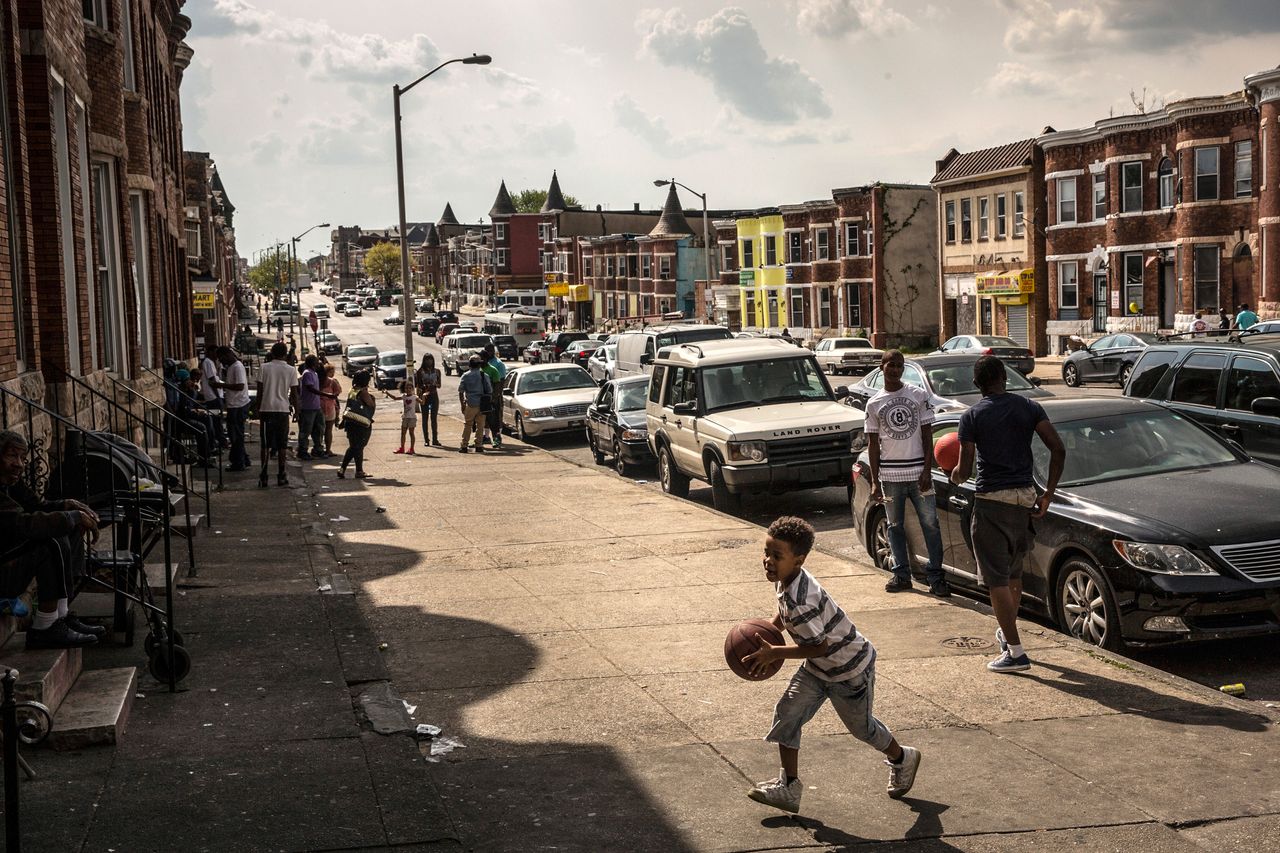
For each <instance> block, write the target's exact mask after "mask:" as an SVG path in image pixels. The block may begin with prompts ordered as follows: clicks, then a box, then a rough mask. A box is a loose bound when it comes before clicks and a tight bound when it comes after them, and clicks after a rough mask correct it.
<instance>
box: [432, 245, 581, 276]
mask: <svg viewBox="0 0 1280 853" xmlns="http://www.w3.org/2000/svg"><path fill="white" fill-rule="evenodd" d="M496 255H497V264H498V268H499V269H506V268H507V250H506V249H498V250H497V252H496ZM427 260H428V261H430V260H431V259H430V258H427ZM588 263H590V261H588ZM587 275H591V273H590V272H588V273H587Z"/></svg>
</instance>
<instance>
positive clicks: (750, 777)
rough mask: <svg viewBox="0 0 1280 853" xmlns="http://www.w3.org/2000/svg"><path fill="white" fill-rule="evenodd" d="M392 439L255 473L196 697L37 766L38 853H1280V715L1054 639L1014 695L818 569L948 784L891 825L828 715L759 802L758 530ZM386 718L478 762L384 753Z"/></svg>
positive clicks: (954, 624)
mask: <svg viewBox="0 0 1280 853" xmlns="http://www.w3.org/2000/svg"><path fill="white" fill-rule="evenodd" d="M397 421H398V418H396V417H393V416H390V417H389V416H387V415H386V414H384V416H383V417H382V418H381V419H380V420H379V421H378V424H377V426H376V428H375V434H374V439H373V442H372V443H371V445H370V448H369V453H368V462H367V465H366V467H367V469H368V471H369V472H370V473H371V474H372V475H373V479H370V480H352V479H346V480H338V479H336V477H335V476H334V471H335V466H334V465H332V464H329V463H307V464H308V467H307V469H306V472H305V484H304V483H303V481H302V478H301V476H300V475H301V474H302V469H301V468H299V467H296V466H293V465H292V463H291V467H290V472H291V476H292V477H293V478H294V480H295V487H294V488H292V489H279V488H275V487H273V488H272V489H270V490H262V491H260V490H257V489H256V488H253V479H254V472H250V474H249V475H235V476H234V477H229V478H228V481H229V483H230V487H229V489H228V491H227V492H226V493H225V494H223V495H220V496H219V497H218V499H217V502H216V503H215V506H214V511H215V513H216V515H215V522H216V523H215V528H214V529H215V530H221V531H222V533H221V534H215V535H212V536H209V537H207V538H205V539H204V540H203V541H202V542H201V549H202V550H201V555H203V560H202V562H201V565H200V576H199V578H198V579H195V580H193V581H189V582H186V583H184V584H183V586H184V587H185V588H184V589H182V590H181V593H182V595H181V598H180V599H179V601H178V607H179V614H180V616H179V619H180V621H179V623H178V626H179V628H180V630H181V631H182V632H183V634H184V635H185V636H186V642H187V646H188V648H189V649H190V650H191V652H192V655H193V658H194V665H193V672H192V675H191V676H190V678H189V679H188V680H187V682H186V687H187V688H188V690H187V692H184V693H181V694H178V695H175V696H171V695H169V694H167V693H165V692H164V691H163V689H162V688H161V687H160V686H159V685H157V684H155V683H154V682H150V680H149V679H147V678H145V677H144V678H143V680H142V681H141V682H140V683H141V685H142V686H140V688H139V692H140V693H141V694H143V698H139V699H138V700H137V702H136V704H135V706H134V711H133V718H132V720H131V722H130V727H129V729H128V732H127V734H126V736H125V739H124V742H123V743H121V745H120V746H119V747H118V748H117V749H116V750H115V751H114V753H113V752H112V751H110V750H106V749H100V750H90V751H85V752H83V753H79V754H57V753H50V752H45V751H34V752H29V757H30V758H31V759H32V762H33V764H35V765H36V770H37V772H39V773H41V778H40V779H39V780H37V781H36V782H34V783H24V784H23V788H22V796H23V812H24V816H25V828H26V833H25V834H26V836H27V838H28V839H29V843H28V845H27V847H26V848H25V849H27V850H49V851H68V850H84V851H108V850H117V851H133V850H146V851H151V850H213V851H224V850H226V851H231V850H234V851H257V850H263V851H266V850H289V851H302V850H356V849H360V850H366V849H367V850H372V849H397V850H401V849H403V850H435V849H473V850H484V851H489V850H511V851H529V850H547V849H556V850H561V851H563V850H581V851H602V850H624V851H632V850H653V851H695V850H697V851H701V850H742V851H745V850H768V849H784V848H786V849H794V848H816V849H848V848H854V849H859V850H890V849H892V850H913V851H914V850H925V851H930V853H934V851H954V850H963V851H1012V850H1038V851H1043V850H1049V851H1055V850H1066V849H1078V850H1102V849H1107V850H1159V851H1203V850H1214V851H1224V850H1239V851H1246V850H1247V851H1267V850H1280V841H1277V839H1278V838H1280V833H1278V832H1277V829H1280V817H1277V814H1278V813H1280V783H1277V781H1276V778H1277V777H1276V774H1275V771H1274V768H1275V766H1276V758H1277V755H1278V751H1277V748H1276V746H1275V739H1274V736H1273V732H1272V728H1273V724H1272V721H1271V720H1269V719H1267V718H1266V717H1264V716H1263V715H1262V714H1264V713H1269V712H1266V711H1265V710H1263V709H1259V708H1256V707H1255V706H1252V705H1249V704H1248V703H1245V702H1242V701H1239V700H1234V699H1231V698H1230V697H1225V696H1222V695H1220V694H1215V693H1212V692H1209V691H1207V690H1205V689H1203V688H1200V687H1197V686H1195V685H1191V684H1189V683H1185V682H1181V681H1178V680H1176V679H1172V678H1167V677H1161V676H1160V675H1159V674H1156V673H1152V672H1150V671H1148V670H1146V669H1145V668H1143V667H1140V666H1138V665H1136V664H1133V663H1131V662H1127V661H1125V660H1124V659H1122V658H1116V657H1112V656H1108V655H1103V654H1100V653H1097V652H1095V651H1094V650H1091V649H1088V648H1085V647H1083V646H1081V645H1080V644H1078V643H1075V642H1074V641H1071V640H1069V639H1067V638H1064V637H1062V636H1059V635H1057V634H1054V633H1052V632H1048V631H1045V630H1043V629H1034V628H1033V630H1030V631H1028V632H1027V634H1026V641H1027V645H1028V647H1029V649H1030V651H1031V654H1032V656H1033V659H1034V660H1035V662H1036V666H1035V667H1034V668H1033V669H1032V671H1031V672H1030V673H1028V674H1026V675H1025V676H995V675H991V674H989V673H987V672H986V670H985V669H984V663H985V661H986V659H987V658H988V657H990V656H992V655H993V654H994V651H993V648H992V639H991V638H992V632H993V630H994V623H993V621H992V619H991V618H990V617H989V616H987V615H986V614H985V613H984V612H983V609H982V608H981V607H979V606H977V605H975V604H973V603H971V602H966V601H964V600H963V599H959V598H955V599H952V601H951V602H941V601H938V600H936V599H933V598H930V597H928V596H927V595H922V594H900V595H896V596H894V595H889V594H886V593H884V592H883V582H884V576H883V575H881V574H880V573H879V572H878V571H876V570H875V569H872V568H870V567H869V566H867V565H865V564H861V563H853V562H849V561H845V560H841V559H838V558H835V557H832V556H830V555H828V554H822V553H815V554H814V555H813V556H812V557H811V559H810V561H809V564H808V565H809V567H810V569H811V570H813V571H814V572H815V574H817V575H819V576H820V577H821V578H822V580H823V583H824V585H826V586H827V588H828V589H829V590H830V591H831V592H832V594H833V595H834V596H835V597H836V598H837V600H838V601H840V602H841V603H842V604H843V605H844V607H845V608H846V609H847V610H848V611H849V612H850V613H851V615H852V616H853V618H854V619H855V621H856V622H857V624H858V625H859V627H860V628H861V629H862V630H863V631H864V632H865V633H866V634H867V635H868V636H869V637H870V638H871V639H872V641H873V642H875V644H876V645H877V647H878V649H879V653H880V657H879V663H878V667H877V671H878V679H877V690H876V712H877V714H878V716H880V717H881V719H883V720H884V721H885V722H886V723H887V724H888V725H890V726H891V727H892V728H893V729H894V730H895V732H896V733H897V734H898V735H899V737H900V738H901V739H902V741H903V742H905V743H908V744H913V745H916V746H918V747H920V748H921V749H922V750H923V751H924V762H923V765H922V769H921V772H920V775H919V777H918V779H917V782H916V787H915V789H914V790H913V791H912V792H911V794H910V795H909V796H908V797H907V798H906V799H904V800H901V801H892V800H889V799H888V798H887V797H886V796H885V794H884V784H885V781H886V770H885V768H884V766H883V765H882V764H881V763H880V756H879V755H878V754H877V753H875V752H874V751H872V750H870V749H869V748H868V747H865V746H863V745H862V744H860V743H858V742H856V741H854V740H853V739H852V738H851V737H849V736H848V735H847V734H846V733H844V730H843V727H842V725H841V724H840V722H839V720H838V719H837V718H836V717H835V715H834V714H833V713H831V711H830V709H829V708H827V709H824V710H823V711H822V712H821V713H819V715H818V716H817V717H816V718H815V719H814V720H813V722H812V723H811V724H810V725H809V726H808V727H807V733H806V738H805V748H804V751H803V754H802V756H801V773H802V778H803V780H804V782H805V785H806V791H805V795H804V802H803V805H802V814H801V816H800V817H797V818H792V817H786V816H783V815H781V814H780V813H775V812H773V811H772V810H770V809H767V808H765V807H762V806H759V805H757V804H755V803H752V802H750V801H749V800H747V798H746V797H745V791H746V789H747V787H748V785H749V783H750V782H752V781H755V780H757V779H763V778H766V777H768V776H770V775H773V774H774V773H776V770H777V758H776V751H775V750H774V748H773V747H772V746H770V745H767V744H764V743H762V742H761V741H760V737H761V736H762V735H763V734H764V732H765V731H766V730H767V729H768V725H769V722H770V719H771V716H772V707H773V704H774V702H775V701H776V700H777V698H778V695H779V692H780V691H781V689H782V688H783V686H784V684H785V674H784V675H780V676H778V677H775V678H774V679H772V680H770V681H767V682H764V683H750V682H746V681H741V680H739V679H738V678H736V677H735V676H733V675H732V674H731V673H729V671H728V670H727V668H726V667H725V664H724V660H723V656H722V646H723V639H724V636H725V633H726V631H727V630H728V628H729V626H730V625H732V624H733V623H734V622H736V621H737V620H739V619H742V618H745V617H748V616H755V615H765V614H768V613H770V612H771V610H772V608H773V606H774V604H773V593H772V588H771V586H770V585H769V584H768V583H767V582H766V581H764V579H763V577H762V573H761V569H760V559H759V551H760V547H759V541H760V537H761V530H760V529H759V528H758V527H754V526H751V525H749V524H747V523H745V522H742V521H739V520H737V519H733V518H730V517H728V516H724V515H721V514H718V513H715V512H713V511H710V510H706V509H703V508H700V507H699V506H697V505H695V504H691V503H689V502H686V501H678V500H674V499H670V498H667V497H666V496H664V495H661V494H655V493H653V492H651V491H648V490H645V489H642V488H639V487H637V486H636V485H635V484H633V483H631V482H630V481H626V480H622V479H620V478H618V477H616V476H615V475H614V474H613V473H611V472H608V471H605V470H603V469H594V468H584V467H579V466H576V465H573V464H571V463H568V462H565V461H563V460H561V459H559V458H557V457H554V456H552V455H550V454H547V453H544V452H542V451H540V450H538V449H536V448H533V447H529V446H525V445H521V444H520V443H519V442H515V441H513V440H511V439H507V441H506V446H505V447H504V448H503V450H502V451H500V452H493V453H486V454H484V455H475V454H467V455H461V454H458V453H457V452H456V451H455V450H454V449H452V446H453V444H454V443H456V441H457V438H458V436H459V434H460V425H459V424H458V423H457V422H456V421H454V420H452V419H448V418H443V419H442V426H443V427H444V430H445V434H446V438H447V439H448V440H449V442H450V444H451V446H450V447H449V448H448V449H442V448H432V449H429V450H427V451H426V452H424V453H423V454H422V455H419V456H414V457H404V456H396V455H393V454H392V453H391V450H392V448H393V447H394V445H395V444H396V443H397V441H398V424H397ZM338 443H339V444H345V442H344V441H342V440H341V439H340V440H339V442H338ZM335 449H337V448H335ZM419 449H420V451H421V450H423V448H421V447H420V448H419ZM785 506H786V503H785V500H784V499H779V512H782V511H784V510H785ZM330 534H333V535H330ZM828 544H830V543H828ZM324 587H327V588H328V590H329V591H328V592H320V591H318V590H319V589H320V588H324ZM348 589H349V590H350V591H351V592H352V593H353V594H345V593H346V591H347V590H348ZM381 643H385V644H386V648H385V649H380V644H381ZM94 651H95V654H94V655H92V656H91V657H89V658H88V659H89V660H90V665H92V666H117V665H121V663H122V662H133V663H138V662H139V661H140V660H141V658H142V656H141V653H140V651H138V650H130V649H120V650H107V649H101V650H94ZM789 671H790V666H789V667H788V668H787V669H786V670H785V672H789ZM388 679H390V686H391V687H394V689H395V690H396V691H398V693H399V696H402V697H403V698H404V699H405V700H407V701H408V702H409V703H410V704H411V705H413V706H416V710H415V714H414V717H413V720H412V721H410V720H406V719H405V715H404V713H403V712H402V711H401V708H402V707H403V706H401V705H400V704H399V699H398V697H397V696H396V695H395V694H394V693H392V692H389V691H388V686H389V685H388ZM362 696H363V697H365V698H369V697H381V700H380V701H378V700H377V699H376V698H375V701H373V712H374V716H375V717H376V718H377V719H379V720H380V721H382V722H383V723H384V724H385V723H387V722H389V723H390V728H392V729H394V728H404V727H406V726H407V725H409V724H410V723H432V724H435V725H437V726H439V727H440V728H441V729H442V730H443V732H442V735H441V739H438V743H439V744H440V745H445V746H448V744H449V741H452V742H456V743H457V744H460V746H457V747H456V748H454V749H453V750H452V751H449V752H445V753H441V754H438V755H432V754H431V751H432V750H431V744H430V743H423V744H419V743H417V742H415V741H414V740H413V739H412V738H410V737H409V736H408V735H407V734H388V735H380V734H375V733H373V732H372V731H371V730H370V726H369V724H368V723H367V722H366V721H365V719H364V717H365V715H364V714H363V713H362V712H361V711H360V708H361V707H363V705H364V703H363V702H362V699H361V697H362ZM445 739H449V741H446V740H445ZM437 749H439V747H437ZM904 839H910V840H909V841H907V842H906V844H901V843H898V844H894V843H892V842H902V841H903V840H904Z"/></svg>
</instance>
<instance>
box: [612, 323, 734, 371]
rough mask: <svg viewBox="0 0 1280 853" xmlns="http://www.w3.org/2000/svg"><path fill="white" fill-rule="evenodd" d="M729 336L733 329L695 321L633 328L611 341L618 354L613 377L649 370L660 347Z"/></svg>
mask: <svg viewBox="0 0 1280 853" xmlns="http://www.w3.org/2000/svg"><path fill="white" fill-rule="evenodd" d="M732 337H733V333H732V332H730V331H729V330H728V329H726V328H725V327H724V326H706V325H699V324H696V323H688V324H680V325H674V326H650V327H648V328H647V329H641V330H639V331H635V332H623V333H622V334H620V335H618V339H617V340H616V341H614V343H616V344H617V345H618V356H617V363H616V365H615V367H614V373H613V375H614V378H615V379H621V378H622V377H624V376H645V375H648V374H651V373H653V359H654V358H655V357H656V356H657V354H658V350H660V349H663V348H664V347H670V346H675V345H676V344H694V343H698V342H699V341H727V340H730V339H731V338H732Z"/></svg>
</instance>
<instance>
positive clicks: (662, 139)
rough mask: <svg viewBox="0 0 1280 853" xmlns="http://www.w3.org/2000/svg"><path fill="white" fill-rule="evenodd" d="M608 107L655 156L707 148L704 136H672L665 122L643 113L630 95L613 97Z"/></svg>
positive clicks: (658, 117)
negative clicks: (656, 154)
mask: <svg viewBox="0 0 1280 853" xmlns="http://www.w3.org/2000/svg"><path fill="white" fill-rule="evenodd" d="M609 106H610V109H612V110H613V118H614V120H615V121H617V123H618V125H619V126H620V127H621V128H622V129H623V130H627V131H630V132H631V133H633V134H635V135H636V136H637V137H639V138H640V139H641V140H643V141H644V142H646V143H648V144H649V146H650V147H651V148H653V150H654V151H656V152H658V153H659V154H671V155H677V156H678V155H682V154H689V153H692V152H694V151H701V150H704V149H706V148H708V147H710V140H708V139H707V138H706V137H705V136H704V135H701V134H693V133H673V132H672V131H671V129H670V128H668V127H667V122H666V119H664V118H663V117H662V116H655V115H650V114H649V113H647V112H645V111H644V110H643V109H641V107H640V105H639V104H637V103H636V102H635V99H634V98H632V97H631V96H630V95H619V96H617V97H616V98H614V99H613V102H612V103H611V104H610V105H609Z"/></svg>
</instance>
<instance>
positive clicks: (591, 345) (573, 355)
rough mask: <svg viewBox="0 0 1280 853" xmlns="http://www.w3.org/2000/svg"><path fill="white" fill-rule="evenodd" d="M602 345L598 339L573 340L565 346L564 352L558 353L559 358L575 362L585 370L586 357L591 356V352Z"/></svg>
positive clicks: (567, 361) (570, 362)
mask: <svg viewBox="0 0 1280 853" xmlns="http://www.w3.org/2000/svg"><path fill="white" fill-rule="evenodd" d="M602 346H604V344H602V343H600V342H599V341H593V340H591V339H590V338H587V339H586V340H581V341H574V342H573V343H571V344H569V345H568V346H567V347H565V349H564V352H562V353H561V354H560V360H561V361H563V362H566V363H568V364H576V365H578V367H581V368H582V369H583V370H586V369H587V359H589V358H591V354H592V353H594V352H595V351H596V350H597V349H599V348H600V347H602Z"/></svg>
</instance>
